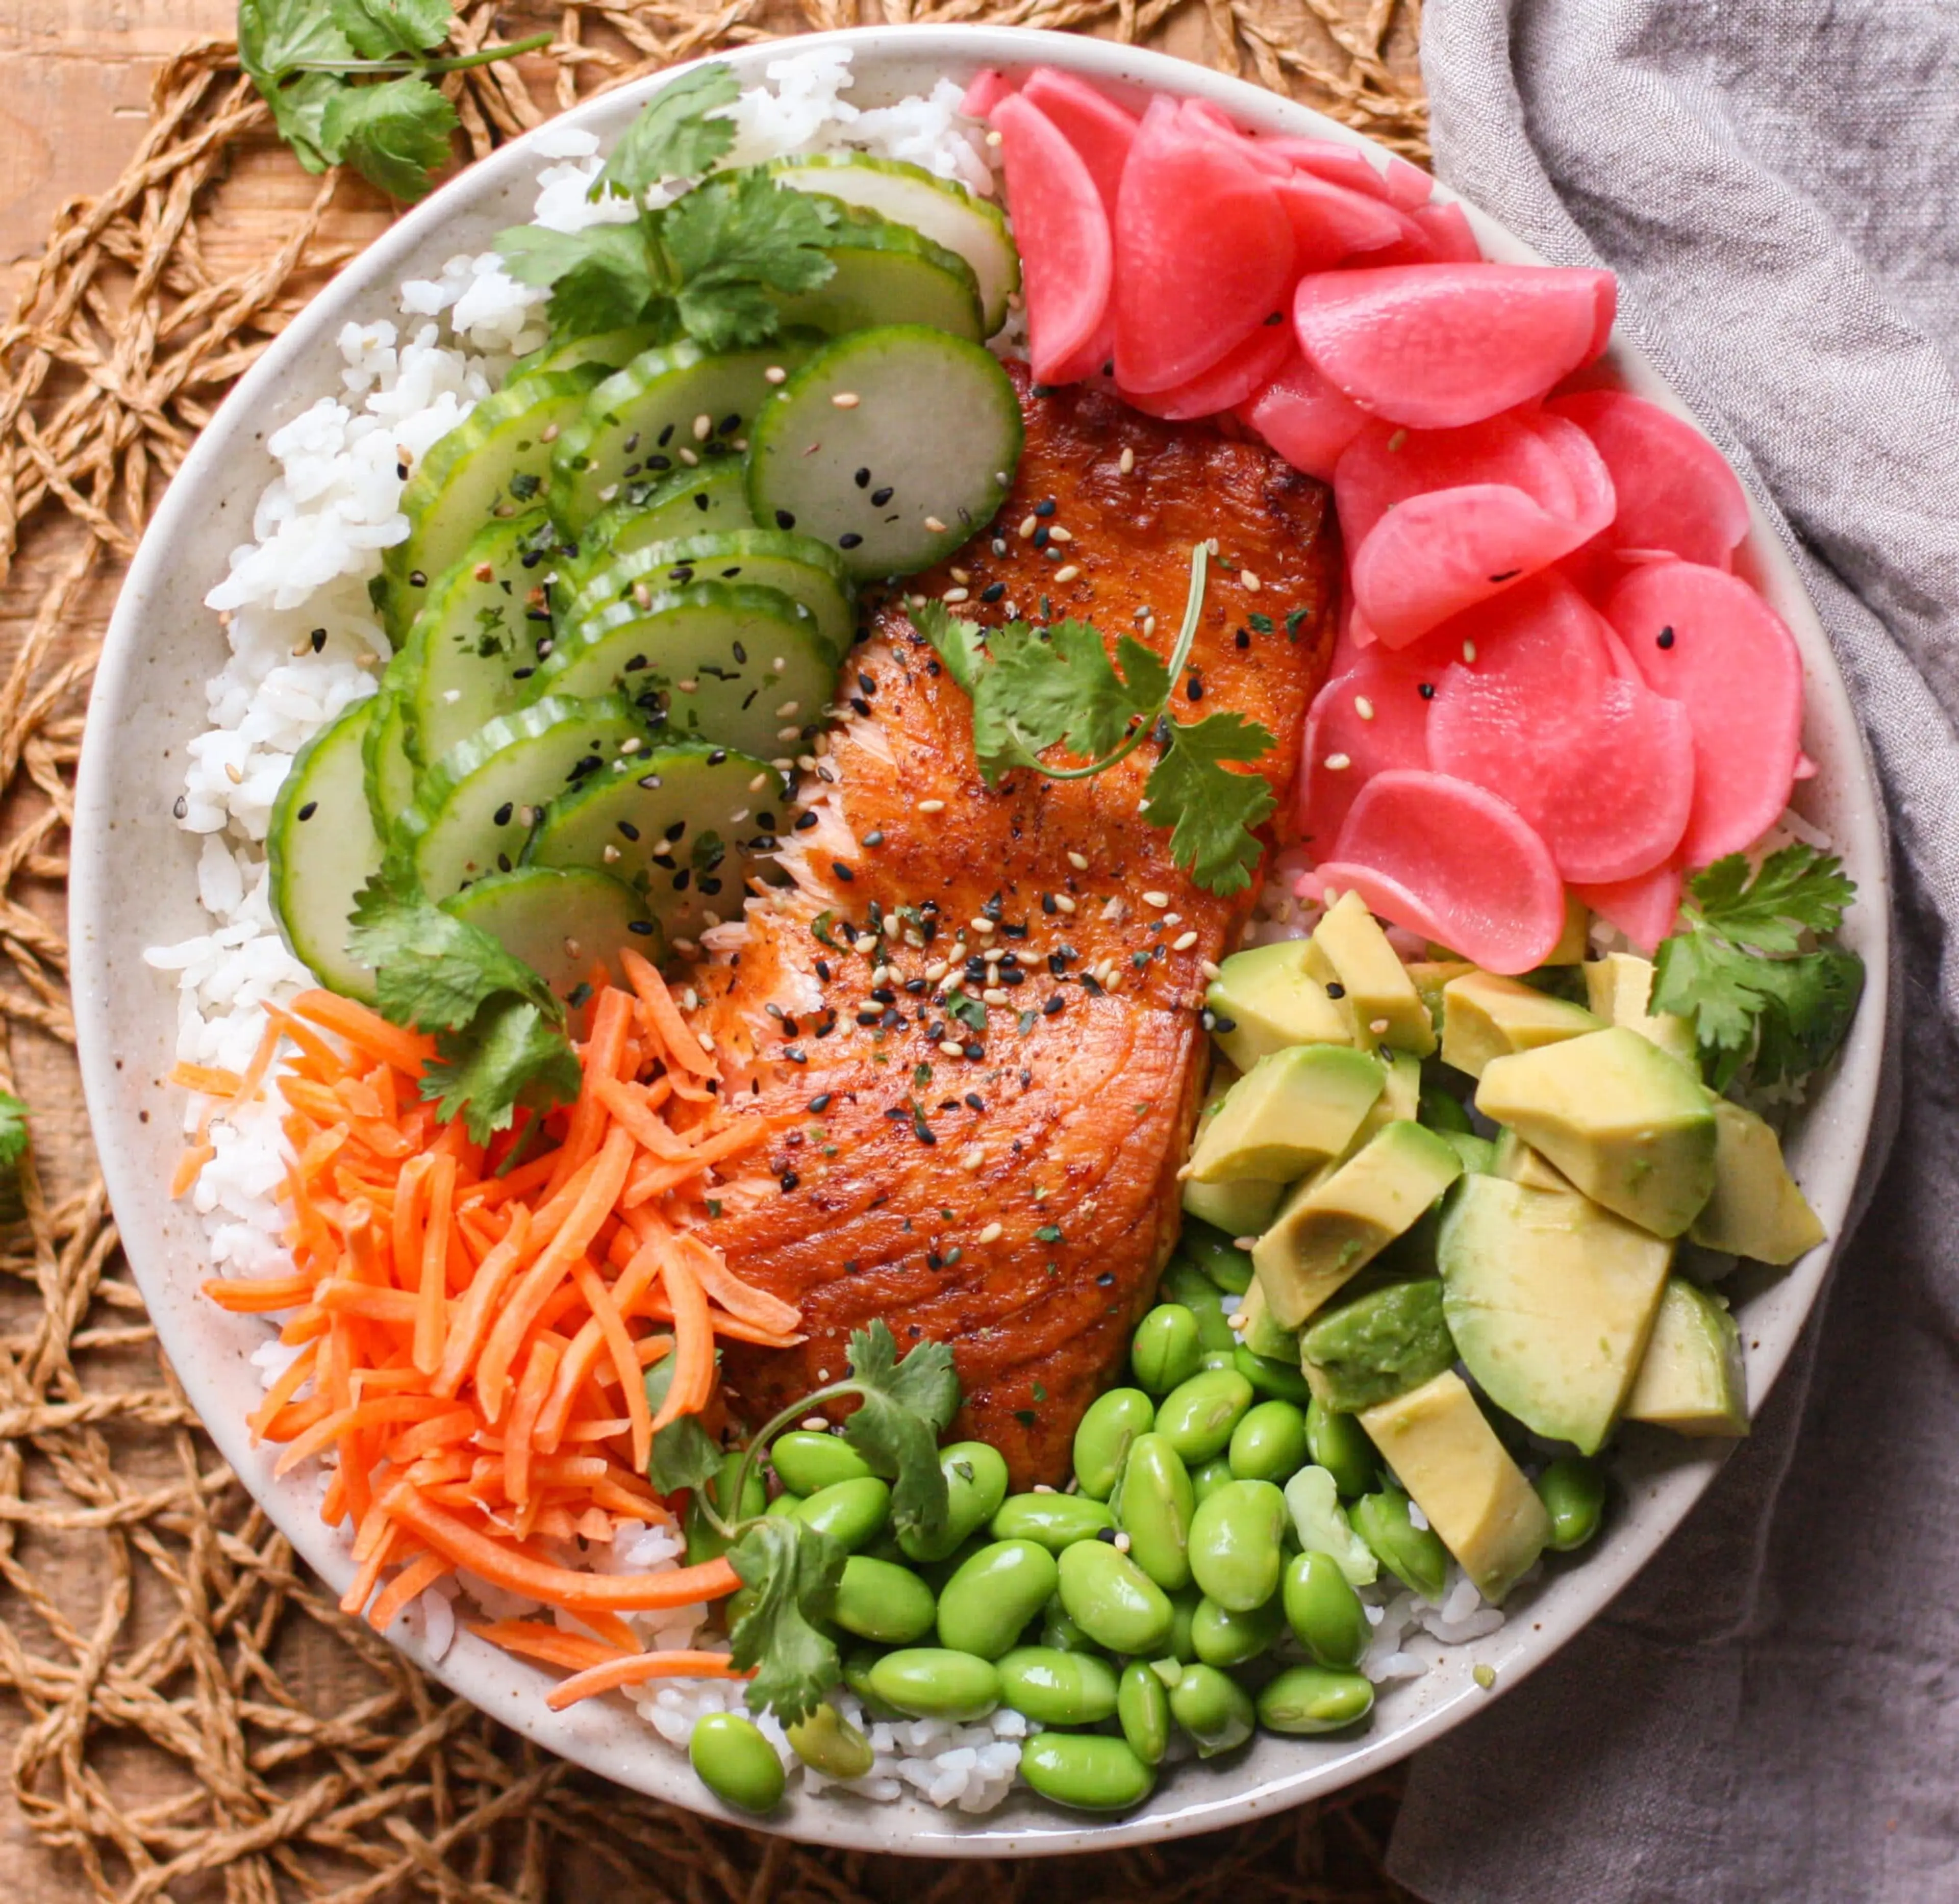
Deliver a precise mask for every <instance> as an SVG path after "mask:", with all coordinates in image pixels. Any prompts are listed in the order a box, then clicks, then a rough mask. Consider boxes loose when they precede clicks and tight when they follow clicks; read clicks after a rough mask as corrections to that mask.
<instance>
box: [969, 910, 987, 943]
mask: <svg viewBox="0 0 1959 1904" xmlns="http://www.w3.org/2000/svg"><path fill="white" fill-rule="evenodd" d="M967 923H968V924H969V925H971V926H972V928H973V931H976V932H977V933H978V934H979V935H980V937H981V938H983V939H990V938H992V936H993V922H992V920H991V919H988V918H986V916H984V915H983V914H981V915H978V916H975V917H974V918H973V919H970V920H969V921H968V922H967Z"/></svg>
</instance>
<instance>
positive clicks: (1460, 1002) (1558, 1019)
mask: <svg viewBox="0 0 1959 1904" xmlns="http://www.w3.org/2000/svg"><path fill="white" fill-rule="evenodd" d="M1604 1023H1605V1020H1603V1019H1602V1018H1595V1017H1593V1016H1592V1014H1591V1013H1590V1012H1589V1011H1586V1009H1585V1008H1584V1007H1583V1005H1574V1004H1571V1003H1570V1002H1569V1001H1567V1000H1566V999H1564V998H1552V997H1551V995H1550V994H1549V993H1548V992H1539V991H1538V990H1536V989H1535V988H1534V987H1533V986H1531V985H1526V984H1524V983H1523V982H1522V981H1521V980H1519V979H1500V978H1498V977H1497V975H1496V974H1495V973H1493V972H1477V971H1474V970H1472V971H1469V972H1466V973H1464V974H1463V975H1462V977H1461V978H1459V979H1450V980H1449V982H1448V984H1446V985H1444V986H1443V988H1442V1061H1443V1063H1444V1064H1445V1065H1454V1066H1455V1067H1456V1069H1457V1070H1458V1071H1467V1072H1468V1074H1469V1075H1470V1076H1471V1077H1481V1076H1482V1075H1483V1067H1484V1065H1487V1064H1488V1063H1489V1062H1490V1061H1491V1059H1492V1058H1507V1057H1509V1056H1510V1055H1511V1054H1512V1053H1513V1052H1520V1051H1535V1050H1536V1049H1538V1046H1541V1045H1551V1044H1556V1043H1557V1042H1559V1041H1560V1040H1561V1039H1567V1038H1576V1037H1579V1036H1581V1035H1582V1034H1583V1033H1586V1032H1588V1031H1596V1030H1599V1027H1601V1026H1602V1025H1603V1024H1604Z"/></svg>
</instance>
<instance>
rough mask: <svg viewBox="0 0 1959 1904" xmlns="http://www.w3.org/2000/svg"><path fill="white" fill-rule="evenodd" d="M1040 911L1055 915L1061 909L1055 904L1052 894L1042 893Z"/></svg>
mask: <svg viewBox="0 0 1959 1904" xmlns="http://www.w3.org/2000/svg"><path fill="white" fill-rule="evenodd" d="M1041 910H1042V911H1043V912H1046V913H1049V914H1053V913H1056V912H1059V911H1060V910H1061V908H1060V907H1059V906H1057V905H1056V903H1055V900H1054V895H1053V893H1042V895H1041Z"/></svg>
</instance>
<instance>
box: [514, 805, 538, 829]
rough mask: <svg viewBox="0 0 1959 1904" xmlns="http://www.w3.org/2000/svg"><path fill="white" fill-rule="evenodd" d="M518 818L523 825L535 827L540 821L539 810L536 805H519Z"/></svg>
mask: <svg viewBox="0 0 1959 1904" xmlns="http://www.w3.org/2000/svg"><path fill="white" fill-rule="evenodd" d="M517 819H518V820H519V823H520V824H522V825H523V826H526V827H535V825H536V824H537V823H538V810H537V808H535V807H519V808H518V809H517Z"/></svg>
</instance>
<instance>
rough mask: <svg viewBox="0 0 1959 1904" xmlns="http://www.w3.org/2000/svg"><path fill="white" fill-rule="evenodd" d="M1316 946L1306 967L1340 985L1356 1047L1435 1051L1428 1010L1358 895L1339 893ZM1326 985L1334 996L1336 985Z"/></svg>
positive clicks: (1316, 934) (1421, 1054)
mask: <svg viewBox="0 0 1959 1904" xmlns="http://www.w3.org/2000/svg"><path fill="white" fill-rule="evenodd" d="M1312 944H1313V952H1314V954H1316V957H1315V959H1314V960H1313V961H1312V962H1311V963H1309V965H1308V967H1307V969H1308V970H1310V971H1311V972H1312V973H1313V976H1315V977H1316V978H1317V979H1319V980H1320V981H1321V982H1322V984H1324V983H1326V981H1327V980H1328V979H1332V982H1333V984H1335V985H1338V986H1339V987H1340V994H1339V996H1338V999H1337V1001H1336V1002H1338V1003H1339V1004H1341V1005H1343V1006H1344V1007H1345V1009H1346V1011H1347V1014H1348V1017H1349V1018H1350V1019H1351V1021H1352V1024H1353V1027H1354V1029H1353V1034H1352V1035H1353V1039H1354V1042H1355V1043H1356V1044H1357V1045H1373V1044H1386V1045H1392V1046H1395V1047H1396V1048H1397V1049H1399V1050H1402V1051H1410V1052H1414V1055H1416V1056H1417V1057H1418V1058H1426V1057H1427V1055H1428V1054H1429V1053H1430V1052H1432V1051H1433V1050H1434V1049H1435V1025H1434V1021H1433V1020H1431V1019H1430V1017H1429V1015H1428V1008H1427V1006H1426V1005H1425V1004H1423V1003H1422V1001H1421V993H1419V992H1417V991H1416V990H1415V988H1414V980H1413V979H1411V978H1410V977H1409V976H1408V967H1407V966H1405V965H1403V964H1402V962H1401V958H1400V955H1399V954H1398V953H1396V951H1395V948H1394V947H1392V945H1390V944H1389V943H1388V935H1387V934H1386V933H1385V932H1383V931H1382V930H1381V928H1380V925H1379V924H1378V923H1377V922H1376V920H1375V918H1374V916H1373V913H1371V912H1369V911H1368V910H1367V906H1366V905H1365V903H1364V902H1363V901H1362V900H1361V896H1360V894H1359V893H1341V896H1340V897H1339V898H1338V900H1335V902H1334V903H1333V904H1332V906H1330V907H1329V909H1328V910H1327V913H1326V917H1325V918H1323V919H1322V920H1321V921H1320V922H1319V925H1317V926H1316V927H1315V928H1314V929H1313V941H1312ZM1319 960H1324V961H1325V963H1324V965H1323V966H1321V965H1320V964H1319ZM1328 992H1329V995H1330V994H1331V993H1332V985H1329V986H1328Z"/></svg>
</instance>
